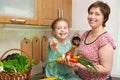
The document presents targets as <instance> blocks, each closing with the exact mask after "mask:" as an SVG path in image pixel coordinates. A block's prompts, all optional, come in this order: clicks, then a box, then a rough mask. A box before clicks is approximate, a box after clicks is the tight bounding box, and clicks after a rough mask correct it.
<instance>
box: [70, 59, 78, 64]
mask: <svg viewBox="0 0 120 80" xmlns="http://www.w3.org/2000/svg"><path fill="white" fill-rule="evenodd" d="M69 61H70V62H72V63H78V59H76V58H71V59H69Z"/></svg>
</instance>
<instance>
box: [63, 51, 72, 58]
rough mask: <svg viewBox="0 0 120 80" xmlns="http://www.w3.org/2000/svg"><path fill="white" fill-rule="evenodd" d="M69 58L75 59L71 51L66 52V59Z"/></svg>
mask: <svg viewBox="0 0 120 80" xmlns="http://www.w3.org/2000/svg"><path fill="white" fill-rule="evenodd" d="M68 56H69V57H70V58H72V57H73V53H72V52H71V51H68V52H66V54H65V58H67V57H68Z"/></svg>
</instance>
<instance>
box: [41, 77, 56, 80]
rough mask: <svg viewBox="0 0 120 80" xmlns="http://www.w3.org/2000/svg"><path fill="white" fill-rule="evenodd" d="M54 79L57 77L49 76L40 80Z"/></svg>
mask: <svg viewBox="0 0 120 80" xmlns="http://www.w3.org/2000/svg"><path fill="white" fill-rule="evenodd" d="M55 79H57V78H55V77H49V78H44V79H40V80H55Z"/></svg>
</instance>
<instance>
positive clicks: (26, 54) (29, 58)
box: [0, 48, 32, 66]
mask: <svg viewBox="0 0 120 80" xmlns="http://www.w3.org/2000/svg"><path fill="white" fill-rule="evenodd" d="M12 50H16V51H21V52H22V53H21V54H24V55H25V56H26V57H27V58H28V60H29V63H30V66H32V59H31V57H30V56H29V54H28V53H27V52H25V51H23V50H21V49H18V48H12V49H9V50H7V51H5V52H4V53H3V54H2V56H1V58H0V60H1V59H2V58H3V57H4V56H5V55H6V54H7V53H8V52H10V51H12Z"/></svg>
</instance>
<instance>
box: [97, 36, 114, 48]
mask: <svg viewBox="0 0 120 80" xmlns="http://www.w3.org/2000/svg"><path fill="white" fill-rule="evenodd" d="M98 44H99V45H98V46H99V47H102V46H104V45H106V44H110V45H111V46H112V47H113V49H115V48H116V46H115V44H114V41H113V39H112V38H111V37H110V36H109V35H105V36H102V37H101V38H100V39H99V43H98Z"/></svg>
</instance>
